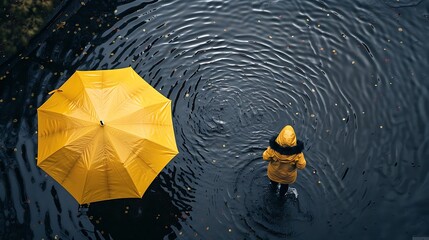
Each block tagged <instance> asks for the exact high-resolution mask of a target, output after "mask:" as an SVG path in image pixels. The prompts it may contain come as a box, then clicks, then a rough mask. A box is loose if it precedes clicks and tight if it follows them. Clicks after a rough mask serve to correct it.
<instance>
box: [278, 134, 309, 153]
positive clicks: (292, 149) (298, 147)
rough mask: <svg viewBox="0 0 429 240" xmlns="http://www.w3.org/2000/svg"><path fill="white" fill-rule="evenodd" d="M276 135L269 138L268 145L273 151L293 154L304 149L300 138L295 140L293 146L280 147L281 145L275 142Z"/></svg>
mask: <svg viewBox="0 0 429 240" xmlns="http://www.w3.org/2000/svg"><path fill="white" fill-rule="evenodd" d="M277 136H278V135H276V136H274V137H272V138H271V139H270V147H271V148H272V149H273V150H274V151H276V152H278V153H280V154H281V155H294V154H298V153H302V151H303V150H304V143H303V142H301V141H300V140H297V141H296V146H293V147H282V146H280V145H279V144H278V143H277V142H276V138H277Z"/></svg>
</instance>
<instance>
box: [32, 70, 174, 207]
mask: <svg viewBox="0 0 429 240" xmlns="http://www.w3.org/2000/svg"><path fill="white" fill-rule="evenodd" d="M53 92H54V93H53V95H52V96H51V97H50V98H49V99H48V100H47V101H46V102H45V103H44V104H43V105H42V106H40V107H39V108H38V109H37V113H38V124H39V126H38V159H37V165H38V166H39V167H40V168H42V169H43V170H44V171H45V172H46V173H47V174H49V175H50V176H51V177H52V178H54V179H55V180H56V181H57V182H59V183H60V184H61V185H62V186H63V187H64V188H65V189H66V190H67V191H68V192H69V193H70V194H71V195H72V196H73V197H74V198H75V199H76V200H77V201H78V202H79V203H80V204H83V203H90V202H97V201H102V200H108V199H117V198H141V197H142V195H143V193H144V192H145V191H146V189H147V188H148V187H149V185H150V184H151V182H152V181H153V179H154V178H155V177H156V176H157V175H158V173H159V172H160V171H161V170H162V169H163V168H164V167H165V165H167V164H168V162H169V161H170V160H171V159H172V158H173V157H174V156H175V155H176V154H177V153H178V150H177V146H176V141H175V137H174V130H173V123H172V116H171V101H170V100H169V99H168V98H166V97H164V96H163V95H162V94H160V93H159V92H158V91H156V90H155V89H154V88H152V86H150V85H149V84H148V83H147V82H145V81H144V80H143V79H142V78H141V77H140V76H139V75H138V74H137V73H136V72H135V71H134V70H133V69H132V68H131V67H129V68H123V69H115V70H97V71H76V73H74V74H73V75H72V76H71V77H70V79H68V80H67V81H66V82H65V83H64V84H63V85H62V86H61V87H60V88H59V89H57V90H55V91H53Z"/></svg>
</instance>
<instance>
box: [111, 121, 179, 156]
mask: <svg viewBox="0 0 429 240" xmlns="http://www.w3.org/2000/svg"><path fill="white" fill-rule="evenodd" d="M117 125H119V124H117ZM166 126H168V125H166ZM110 127H112V128H114V129H116V130H117V131H120V132H123V133H125V134H129V135H131V136H134V137H137V138H142V137H141V136H138V135H136V134H134V133H130V132H127V131H124V130H122V129H119V128H115V127H113V126H110ZM144 139H145V140H147V141H149V142H151V143H153V144H156V145H158V146H161V147H163V148H165V149H168V150H172V149H170V148H167V147H165V146H163V145H161V144H159V143H157V142H154V141H151V140H150V139H147V138H144ZM173 150H174V149H173Z"/></svg>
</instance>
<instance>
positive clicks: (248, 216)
mask: <svg viewBox="0 0 429 240" xmlns="http://www.w3.org/2000/svg"><path fill="white" fill-rule="evenodd" d="M72 3H73V4H72ZM76 3H77V4H78V7H76ZM79 3H80V1H70V4H68V5H66V7H64V9H63V10H62V11H61V12H60V13H59V14H58V15H57V16H56V18H55V19H54V20H53V21H52V22H51V24H50V25H49V26H48V27H47V28H46V29H45V30H44V31H43V32H42V33H41V34H40V35H39V36H38V37H37V38H36V39H35V41H34V42H33V44H32V46H30V47H29V48H28V49H27V50H26V51H24V52H23V53H22V54H21V55H20V56H17V57H15V58H14V59H11V60H10V61H8V62H5V63H3V64H2V65H1V69H0V70H1V72H0V113H1V114H0V134H1V135H0V136H1V142H0V160H1V161H0V173H1V175H0V210H1V211H0V239H103V238H104V237H105V238H106V239H107V238H108V237H107V236H108V235H109V234H110V235H111V236H112V237H113V238H114V239H145V238H147V239H163V238H164V239H410V240H411V239H412V237H413V236H427V237H429V227H428V226H429V207H428V203H429V187H428V186H429V174H428V172H429V127H428V124H427V122H428V120H429V108H428V104H429V79H428V73H429V71H428V59H429V47H428V45H427V42H426V41H427V40H428V38H429V1H427V0H421V1H417V0H357V1H339V0H337V1H334V0H328V1H316V0H315V1H302V0H293V1H286V0H264V1H262V0H249V1H245V0H240V1H203V0H200V1H191V0H189V1H188V0H186V1H183V0H171V1H156V0H154V1H120V0H118V1H101V0H97V1H96V0H92V1H85V2H83V3H84V4H79ZM61 22H64V23H61ZM127 66H132V67H133V68H134V69H135V70H136V71H137V72H138V73H139V74H140V75H141V76H142V77H143V78H145V79H146V81H148V82H149V83H150V84H151V85H152V86H153V87H155V88H156V89H158V90H159V91H160V92H161V93H162V94H164V95H165V96H167V97H169V98H170V99H172V101H173V114H174V124H175V132H176V139H177V143H178V147H179V151H180V154H179V155H178V156H177V157H175V158H174V159H173V160H172V161H171V162H170V164H169V165H168V166H167V167H166V169H165V170H164V171H163V172H162V173H161V174H160V176H159V177H158V178H157V179H156V180H155V181H154V182H153V184H152V185H151V187H150V189H149V190H148V191H147V192H146V194H145V196H144V197H143V199H141V200H132V199H127V200H117V201H111V202H104V203H97V204H92V205H90V207H89V209H87V211H78V207H79V206H78V204H77V202H76V201H75V200H74V199H73V198H72V197H71V196H70V195H69V194H68V193H67V192H65V190H63V189H62V188H61V187H60V186H59V185H58V184H57V183H56V182H55V181H54V180H52V179H51V178H50V177H49V176H47V175H46V174H45V173H44V172H43V171H41V170H40V169H39V168H38V167H37V166H36V158H37V120H36V109H37V107H38V106H40V105H41V104H42V103H43V102H44V101H45V100H46V99H47V98H48V95H47V93H48V92H49V91H50V90H52V89H55V88H57V87H59V86H60V85H61V84H62V83H63V82H64V81H66V80H67V79H68V77H70V76H71V74H73V73H74V71H75V70H78V69H80V70H90V69H110V68H119V67H127ZM288 123H291V124H293V125H294V126H295V128H296V131H297V134H298V136H299V138H301V139H302V140H303V141H304V142H305V144H306V149H305V156H306V159H307V164H308V165H307V168H306V169H305V170H303V171H301V172H300V173H299V176H298V180H297V182H296V183H295V184H294V186H293V187H295V188H296V189H297V190H298V193H299V198H298V200H293V199H288V201H286V202H285V201H284V200H281V199H279V198H278V197H277V196H273V195H270V193H269V192H268V180H267V177H266V163H265V162H263V161H262V159H261V154H262V152H263V151H264V150H265V148H266V147H267V144H268V139H269V138H270V137H271V136H272V135H273V134H275V133H277V132H278V131H279V130H280V129H281V128H282V127H283V125H285V124H288ZM103 236H104V237H103Z"/></svg>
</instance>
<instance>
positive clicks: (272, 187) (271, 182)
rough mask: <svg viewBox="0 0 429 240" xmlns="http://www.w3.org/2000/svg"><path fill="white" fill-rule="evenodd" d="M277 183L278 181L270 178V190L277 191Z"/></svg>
mask: <svg viewBox="0 0 429 240" xmlns="http://www.w3.org/2000/svg"><path fill="white" fill-rule="evenodd" d="M277 185H279V183H278V182H274V181H273V180H271V179H270V189H271V191H273V192H276V191H277Z"/></svg>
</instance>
